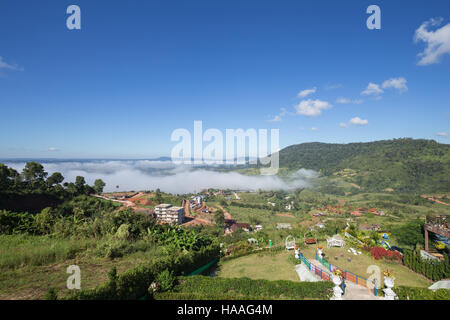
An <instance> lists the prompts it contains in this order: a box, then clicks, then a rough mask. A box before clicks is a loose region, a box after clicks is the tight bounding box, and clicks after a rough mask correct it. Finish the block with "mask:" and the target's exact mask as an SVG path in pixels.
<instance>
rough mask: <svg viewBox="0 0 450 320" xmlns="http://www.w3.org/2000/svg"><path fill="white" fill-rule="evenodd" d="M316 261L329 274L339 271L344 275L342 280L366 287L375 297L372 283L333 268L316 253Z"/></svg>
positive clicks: (338, 268) (343, 270)
mask: <svg viewBox="0 0 450 320" xmlns="http://www.w3.org/2000/svg"><path fill="white" fill-rule="evenodd" d="M316 260H317V261H319V262H320V263H321V264H322V265H323V266H324V267H325V268H327V269H328V270H329V271H330V272H333V271H334V270H340V271H341V272H342V274H343V275H344V280H346V281H350V282H353V283H355V284H357V285H360V286H363V287H366V288H368V289H369V290H370V292H372V293H373V294H374V295H375V296H376V295H377V287H376V286H375V285H373V283H370V282H369V280H367V279H366V278H363V277H361V276H359V275H357V274H354V273H352V272H350V271H347V270H345V269H342V268H340V267H337V266H334V265H332V264H331V263H329V262H328V261H327V260H325V259H324V258H322V257H319V255H318V254H317V253H316Z"/></svg>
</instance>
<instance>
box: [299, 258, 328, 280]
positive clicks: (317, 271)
mask: <svg viewBox="0 0 450 320" xmlns="http://www.w3.org/2000/svg"><path fill="white" fill-rule="evenodd" d="M298 257H299V259H300V260H301V261H302V262H303V263H304V264H305V265H306V267H307V268H308V269H309V271H311V272H312V273H314V274H315V275H317V276H318V277H320V279H321V280H324V281H331V274H330V273H328V272H326V271H324V270H322V269H320V268H317V267H316V266H315V265H314V264H312V263H311V262H309V261H308V259H306V258H305V257H304V256H303V255H302V254H301V253H299V254H298Z"/></svg>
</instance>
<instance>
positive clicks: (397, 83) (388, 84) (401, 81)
mask: <svg viewBox="0 0 450 320" xmlns="http://www.w3.org/2000/svg"><path fill="white" fill-rule="evenodd" d="M406 82H407V81H406V79H405V78H401V77H400V78H390V79H389V80H386V81H384V82H383V84H382V87H383V89H387V88H394V89H397V90H398V91H399V92H400V93H402V92H405V91H408V86H407V85H406Z"/></svg>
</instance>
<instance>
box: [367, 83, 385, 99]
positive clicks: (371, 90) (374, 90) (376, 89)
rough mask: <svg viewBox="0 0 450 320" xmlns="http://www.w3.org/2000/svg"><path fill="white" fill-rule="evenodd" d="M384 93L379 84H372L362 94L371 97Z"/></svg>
mask: <svg viewBox="0 0 450 320" xmlns="http://www.w3.org/2000/svg"><path fill="white" fill-rule="evenodd" d="M383 92H384V91H383V89H381V88H380V86H379V85H378V84H376V83H372V82H370V83H369V84H368V85H367V88H366V89H365V90H364V91H363V92H361V94H362V95H365V96H369V95H374V96H378V95H380V94H382V93H383Z"/></svg>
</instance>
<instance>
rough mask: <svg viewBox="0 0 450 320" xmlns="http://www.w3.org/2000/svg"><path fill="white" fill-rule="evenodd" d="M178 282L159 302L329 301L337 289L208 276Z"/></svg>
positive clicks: (327, 284) (321, 284)
mask: <svg viewBox="0 0 450 320" xmlns="http://www.w3.org/2000/svg"><path fill="white" fill-rule="evenodd" d="M178 281H179V284H178V285H177V286H176V287H175V288H174V289H173V291H172V292H165V293H157V294H156V295H155V299H174V300H177V299H186V300H201V299H212V300H225V299H241V300H242V299H249V300H259V299H261V300H276V299H282V300H290V299H296V300H305V299H321V300H328V299H329V298H330V297H331V294H332V289H331V288H332V287H333V284H332V283H331V282H293V281H286V280H278V281H269V280H262V279H261V280H252V279H249V278H234V279H229V278H212V277H206V276H191V277H179V279H178Z"/></svg>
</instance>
